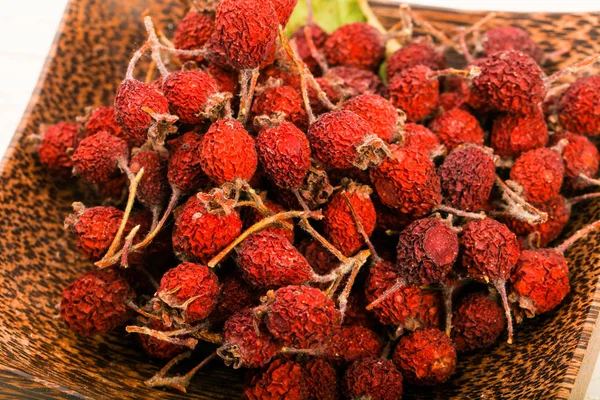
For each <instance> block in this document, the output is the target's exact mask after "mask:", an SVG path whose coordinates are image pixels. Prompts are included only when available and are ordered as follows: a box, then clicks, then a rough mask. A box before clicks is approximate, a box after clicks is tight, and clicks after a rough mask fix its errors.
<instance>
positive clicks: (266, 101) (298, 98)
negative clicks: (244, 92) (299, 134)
mask: <svg viewBox="0 0 600 400" xmlns="http://www.w3.org/2000/svg"><path fill="white" fill-rule="evenodd" d="M277 112H282V113H284V114H285V118H286V120H288V121H290V122H292V123H293V124H294V125H296V126H297V127H298V128H299V129H301V130H303V131H305V130H306V128H308V116H307V115H306V110H305V108H304V103H303V100H302V95H301V94H300V92H299V91H298V90H297V89H296V88H294V87H292V86H276V87H271V88H267V89H265V90H264V91H263V92H262V93H260V94H259V95H258V96H256V99H255V100H254V104H253V105H252V113H253V114H254V115H256V116H260V115H267V116H271V115H274V114H275V113H277Z"/></svg>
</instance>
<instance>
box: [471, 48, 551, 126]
mask: <svg viewBox="0 0 600 400" xmlns="http://www.w3.org/2000/svg"><path fill="white" fill-rule="evenodd" d="M477 65H478V66H479V67H480V68H481V73H480V74H479V76H477V77H476V78H474V79H473V84H472V88H471V92H472V95H473V96H474V97H475V98H478V99H479V100H480V102H481V104H485V105H486V106H489V107H490V108H492V109H493V110H495V111H504V112H510V113H515V114H524V113H527V112H528V111H529V110H530V109H531V108H533V107H535V106H536V105H538V104H541V103H542V102H543V101H544V98H545V97H546V89H545V85H544V73H543V72H542V70H541V69H540V67H539V66H538V64H537V63H536V62H535V60H534V59H532V58H531V57H529V56H528V55H526V54H523V53H521V52H518V51H501V52H498V53H494V54H492V55H490V56H488V57H487V58H485V59H484V60H482V61H481V62H478V63H477Z"/></svg>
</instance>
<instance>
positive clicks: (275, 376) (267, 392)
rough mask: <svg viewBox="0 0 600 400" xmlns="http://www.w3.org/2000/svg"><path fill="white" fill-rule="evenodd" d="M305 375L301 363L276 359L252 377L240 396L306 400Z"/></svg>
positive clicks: (245, 397)
mask: <svg viewBox="0 0 600 400" xmlns="http://www.w3.org/2000/svg"><path fill="white" fill-rule="evenodd" d="M308 396H309V393H308V387H307V382H306V375H305V371H304V368H302V365H300V364H298V363H296V362H294V361H290V360H282V359H277V360H275V361H273V362H272V363H271V364H270V365H269V367H268V368H267V369H266V370H264V371H263V372H262V373H260V374H258V375H256V376H255V377H254V378H252V381H251V382H250V384H249V385H248V386H246V388H245V389H244V393H243V395H242V397H243V398H244V399H248V400H308V399H309V397H308Z"/></svg>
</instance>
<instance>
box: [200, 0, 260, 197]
mask: <svg viewBox="0 0 600 400" xmlns="http://www.w3.org/2000/svg"><path fill="white" fill-rule="evenodd" d="M221 4H223V3H221ZM200 162H201V163H202V170H203V171H204V173H205V174H206V175H207V176H208V177H209V178H210V179H211V180H212V181H213V182H215V183H216V184H217V185H222V184H223V183H226V182H233V181H234V180H235V179H236V178H240V179H242V180H245V181H249V180H250V179H251V178H252V175H254V172H256V166H257V164H258V157H257V155H256V148H255V144H254V139H252V137H251V136H250V135H249V134H248V132H247V131H246V130H245V129H244V126H243V125H242V124H241V123H239V122H238V121H236V120H234V119H231V118H225V119H220V120H218V121H217V122H215V123H214V124H212V125H211V126H210V128H209V129H208V132H206V134H205V135H204V137H203V138H202V147H201V149H200Z"/></svg>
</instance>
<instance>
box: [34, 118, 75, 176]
mask: <svg viewBox="0 0 600 400" xmlns="http://www.w3.org/2000/svg"><path fill="white" fill-rule="evenodd" d="M78 130H79V127H78V126H77V124H72V123H68V122H59V123H58V124H56V125H52V126H51V127H50V128H48V130H47V131H46V132H45V133H44V138H43V140H42V144H41V145H40V148H39V156H40V161H41V162H42V164H44V165H45V166H46V167H48V169H50V170H51V171H52V172H55V173H59V174H60V175H62V176H70V175H71V172H72V170H73V159H72V155H73V152H74V151H75V149H77V146H78V145H79V141H80V140H81V138H80V137H79V133H78Z"/></svg>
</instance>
